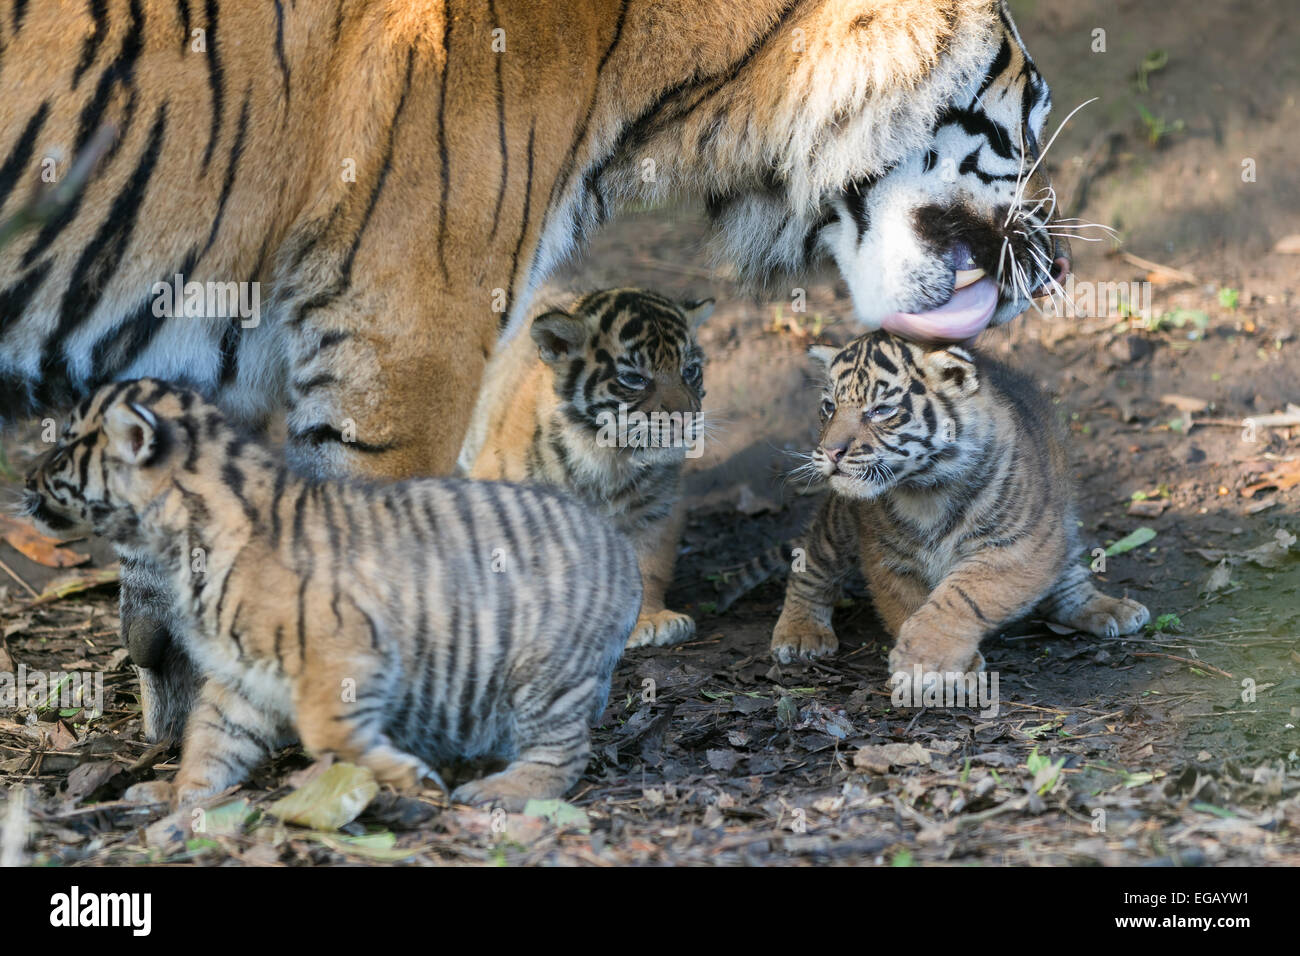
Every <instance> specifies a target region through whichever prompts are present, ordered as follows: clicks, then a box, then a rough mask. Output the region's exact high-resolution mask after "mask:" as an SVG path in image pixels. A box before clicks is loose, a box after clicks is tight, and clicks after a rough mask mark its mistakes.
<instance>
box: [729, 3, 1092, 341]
mask: <svg viewBox="0 0 1300 956" xmlns="http://www.w3.org/2000/svg"><path fill="white" fill-rule="evenodd" d="M808 16H809V17H810V18H815V19H814V21H813V23H812V24H810V23H804V22H800V23H798V24H795V23H794V22H792V24H791V25H790V30H788V31H787V32H791V31H793V30H795V29H800V30H803V31H804V33H805V34H806V37H805V39H804V43H805V46H806V50H805V51H804V52H803V53H802V54H800V55H798V56H796V55H794V54H787V55H784V56H778V55H777V54H776V53H773V54H772V56H773V57H774V58H775V60H776V62H775V64H774V72H775V70H776V69H777V68H781V69H785V70H787V71H788V73H789V74H790V79H789V81H788V83H789V85H791V86H796V87H798V88H799V89H800V90H801V95H800V96H799V97H798V99H797V101H794V102H791V101H790V99H789V98H788V97H787V98H785V99H782V100H781V101H780V103H779V104H774V107H773V108H774V110H775V111H776V112H774V113H773V114H772V115H773V116H775V117H776V118H775V119H772V120H770V121H769V123H770V125H771V126H772V127H774V128H775V133H774V134H773V136H783V137H784V138H785V142H786V143H789V144H795V143H799V144H801V147H800V148H801V150H802V152H801V153H799V154H796V153H795V152H794V148H793V145H791V146H784V145H782V144H781V143H776V142H773V143H770V144H766V145H765V148H764V155H765V157H766V159H767V163H768V164H767V167H766V170H765V171H760V173H759V175H758V176H757V181H756V182H752V183H749V184H744V183H740V184H737V183H728V184H726V185H724V186H722V187H720V188H718V189H717V190H716V191H715V192H714V193H712V194H711V195H710V197H709V199H710V212H711V214H712V216H713V219H714V222H715V225H716V226H717V228H718V241H719V243H720V245H721V246H722V250H721V251H722V253H723V255H724V257H725V258H728V259H730V260H732V261H734V262H736V263H737V264H738V266H739V267H740V270H741V272H742V274H744V275H746V276H749V277H751V278H754V279H757V280H759V281H761V282H764V283H765V284H767V285H768V286H769V288H770V287H771V286H772V285H773V282H774V277H775V278H780V279H781V280H782V281H789V282H791V283H792V284H794V285H797V284H799V283H798V281H797V277H798V276H799V275H801V274H804V273H805V272H806V271H807V270H808V269H809V268H810V267H811V266H813V265H814V264H815V263H816V262H817V261H819V260H820V261H825V260H827V259H829V260H833V261H834V263H835V264H836V266H837V267H838V271H839V272H840V274H841V276H842V277H843V279H844V281H845V283H846V284H847V286H848V290H849V292H850V294H851V296H852V300H853V306H854V312H855V317H856V319H857V320H858V322H859V323H860V324H861V326H863V327H865V328H866V329H869V330H874V329H881V328H883V329H885V330H888V331H892V332H896V333H898V334H900V335H904V336H906V337H908V338H911V339H916V340H922V341H949V342H961V341H966V340H969V339H971V338H973V337H974V336H976V335H977V334H978V333H979V332H981V331H982V330H983V329H984V328H986V327H988V326H990V325H998V324H1001V323H1004V322H1007V321H1009V320H1010V319H1011V318H1013V317H1015V316H1016V315H1018V314H1020V313H1021V312H1023V311H1024V310H1025V309H1026V308H1028V307H1029V306H1030V305H1031V303H1032V299H1033V298H1034V297H1037V296H1039V295H1043V294H1046V293H1047V292H1048V291H1049V290H1051V289H1053V288H1054V285H1053V283H1059V282H1060V281H1062V280H1063V279H1064V278H1065V276H1066V274H1067V273H1068V272H1069V270H1070V251H1069V245H1068V243H1067V241H1066V239H1065V238H1064V236H1065V234H1066V233H1067V232H1069V231H1070V230H1071V229H1073V228H1074V227H1073V226H1070V225H1066V224H1060V223H1057V222H1055V217H1056V215H1057V213H1056V208H1055V206H1056V200H1055V194H1054V193H1053V191H1052V188H1051V185H1050V184H1049V182H1048V180H1047V177H1046V175H1045V172H1044V169H1043V166H1042V163H1041V160H1042V157H1043V154H1044V151H1045V149H1046V148H1047V146H1048V145H1049V143H1048V142H1047V141H1046V140H1045V136H1046V126H1047V119H1048V114H1049V112H1050V111H1051V105H1052V103H1051V94H1050V92H1049V90H1048V87H1047V83H1046V82H1045V81H1044V80H1043V77H1042V76H1041V75H1040V74H1039V72H1038V70H1037V69H1036V67H1035V65H1034V62H1033V60H1032V59H1031V58H1030V56H1029V53H1028V52H1027V51H1026V49H1025V46H1024V44H1023V43H1022V41H1021V38H1020V34H1019V33H1018V32H1017V30H1016V27H1015V24H1014V23H1013V22H1012V20H1011V16H1010V13H1009V11H1008V10H1007V6H1006V3H1005V2H1004V0H945V2H942V3H938V2H933V0H925V2H920V0H892V2H889V3H870V2H858V3H846V4H823V5H821V6H820V7H819V8H818V10H817V12H816V13H815V14H813V13H810V14H809V15H808ZM773 42H775V41H773ZM786 113H789V114H790V115H788V116H787V115H785V114H786Z"/></svg>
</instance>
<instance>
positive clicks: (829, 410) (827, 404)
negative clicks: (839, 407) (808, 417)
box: [822, 398, 835, 418]
mask: <svg viewBox="0 0 1300 956" xmlns="http://www.w3.org/2000/svg"><path fill="white" fill-rule="evenodd" d="M834 414H835V403H834V402H832V401H831V400H830V399H829V398H823V399H822V417H823V418H830V417H831V416H832V415H834Z"/></svg>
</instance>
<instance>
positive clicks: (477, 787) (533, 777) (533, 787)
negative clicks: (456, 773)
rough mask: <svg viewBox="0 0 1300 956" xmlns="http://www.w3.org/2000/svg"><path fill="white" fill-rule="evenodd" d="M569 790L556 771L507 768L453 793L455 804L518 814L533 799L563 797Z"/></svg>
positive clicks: (467, 784)
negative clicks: (497, 809)
mask: <svg viewBox="0 0 1300 956" xmlns="http://www.w3.org/2000/svg"><path fill="white" fill-rule="evenodd" d="M568 789H569V787H568V781H567V780H562V779H560V777H559V776H558V775H556V773H555V771H554V770H553V769H552V768H546V767H540V766H523V767H507V768H506V769H505V770H502V771H501V772H500V773H493V774H489V775H488V776H486V777H483V778H482V779H481V780H471V781H469V782H468V783H463V784H461V785H460V786H459V787H457V788H456V789H455V790H453V791H452V792H451V802H452V803H464V804H468V805H469V806H471V807H484V808H489V807H490V808H493V809H495V808H497V807H500V808H501V809H502V810H505V811H507V812H509V813H518V812H519V811H521V810H523V808H524V807H525V806H527V804H528V801H529V800H549V799H553V798H556V797H562V796H564V794H565V791H567V790H568Z"/></svg>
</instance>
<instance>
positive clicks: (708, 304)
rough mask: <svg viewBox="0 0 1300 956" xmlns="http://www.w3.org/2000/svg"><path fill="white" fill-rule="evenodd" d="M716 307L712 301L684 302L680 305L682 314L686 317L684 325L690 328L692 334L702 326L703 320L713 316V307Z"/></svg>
mask: <svg viewBox="0 0 1300 956" xmlns="http://www.w3.org/2000/svg"><path fill="white" fill-rule="evenodd" d="M715 305H717V303H716V302H714V301H713V300H712V299H700V301H698V302H686V303H683V305H682V312H683V313H685V315H686V324H687V325H688V326H690V329H691V331H692V332H694V331H695V330H696V329H698V328H699V327H700V326H701V325H703V324H704V320H705V319H707V318H708V317H709V316H711V315H712V314H713V307H714V306H715Z"/></svg>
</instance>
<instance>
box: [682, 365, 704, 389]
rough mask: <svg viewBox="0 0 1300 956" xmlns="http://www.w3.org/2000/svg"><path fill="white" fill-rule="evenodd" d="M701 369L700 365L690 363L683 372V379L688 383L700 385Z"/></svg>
mask: <svg viewBox="0 0 1300 956" xmlns="http://www.w3.org/2000/svg"><path fill="white" fill-rule="evenodd" d="M700 375H701V369H700V367H699V366H698V365H688V366H686V369H685V370H684V371H683V372H682V381H683V382H685V383H686V384H687V385H698V384H699V383H700Z"/></svg>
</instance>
